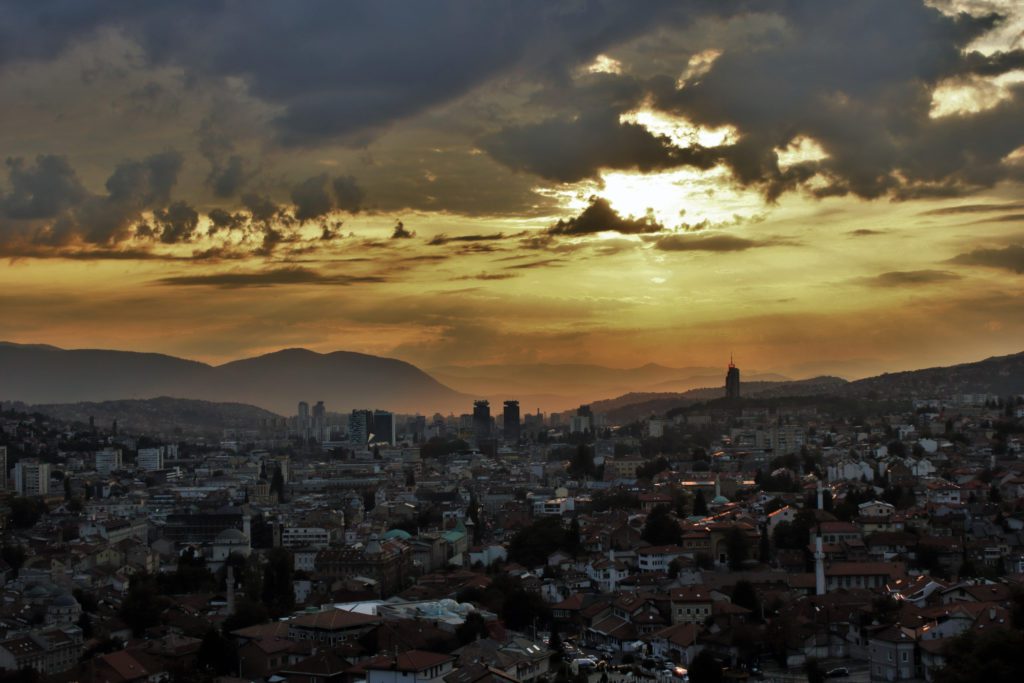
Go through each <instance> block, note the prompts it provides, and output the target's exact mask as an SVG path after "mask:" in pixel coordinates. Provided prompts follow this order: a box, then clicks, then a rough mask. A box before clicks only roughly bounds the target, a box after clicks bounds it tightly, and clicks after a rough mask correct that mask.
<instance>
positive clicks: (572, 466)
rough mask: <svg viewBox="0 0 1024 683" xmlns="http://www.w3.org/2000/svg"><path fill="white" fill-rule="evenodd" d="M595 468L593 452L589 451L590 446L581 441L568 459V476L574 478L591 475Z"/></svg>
mask: <svg viewBox="0 0 1024 683" xmlns="http://www.w3.org/2000/svg"><path fill="white" fill-rule="evenodd" d="M595 469H596V468H595V467H594V454H593V453H591V452H590V448H589V447H588V446H587V445H586V444H585V443H581V444H580V445H579V446H577V447H576V453H575V454H574V455H573V457H572V460H570V461H569V469H568V474H569V476H570V477H574V478H576V479H582V478H584V477H592V476H594V472H595Z"/></svg>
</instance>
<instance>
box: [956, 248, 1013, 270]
mask: <svg viewBox="0 0 1024 683" xmlns="http://www.w3.org/2000/svg"><path fill="white" fill-rule="evenodd" d="M950 263H957V264H960V265H965V266H985V267H987V268H1001V269H1003V270H1009V271H1012V272H1014V273H1024V245H1021V244H1011V245H1010V246H1008V247H1003V248H1002V249H975V250H974V251H971V252H968V253H966V254H960V255H959V256H956V257H954V258H953V259H951V260H950Z"/></svg>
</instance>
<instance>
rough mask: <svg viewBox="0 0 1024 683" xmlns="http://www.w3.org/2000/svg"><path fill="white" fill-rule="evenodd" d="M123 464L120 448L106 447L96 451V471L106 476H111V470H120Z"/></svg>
mask: <svg viewBox="0 0 1024 683" xmlns="http://www.w3.org/2000/svg"><path fill="white" fill-rule="evenodd" d="M122 466H123V462H122V460H121V449H120V448H104V449H103V450H102V451H96V471H97V472H99V473H100V474H101V475H103V476H104V477H107V476H110V473H111V472H116V471H118V470H120V469H121V468H122Z"/></svg>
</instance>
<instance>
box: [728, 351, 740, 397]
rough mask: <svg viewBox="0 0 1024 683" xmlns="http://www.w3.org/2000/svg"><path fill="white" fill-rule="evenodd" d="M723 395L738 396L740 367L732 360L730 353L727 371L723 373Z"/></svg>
mask: <svg viewBox="0 0 1024 683" xmlns="http://www.w3.org/2000/svg"><path fill="white" fill-rule="evenodd" d="M725 397H726V398H739V397H740V369H739V368H738V367H736V364H735V363H733V362H732V354H730V355H729V371H728V372H727V373H725Z"/></svg>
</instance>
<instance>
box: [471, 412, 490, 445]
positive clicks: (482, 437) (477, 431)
mask: <svg viewBox="0 0 1024 683" xmlns="http://www.w3.org/2000/svg"><path fill="white" fill-rule="evenodd" d="M473 438H474V439H476V442H477V445H479V444H480V443H482V442H483V441H486V440H487V439H489V438H491V404H490V403H489V402H488V401H473Z"/></svg>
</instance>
